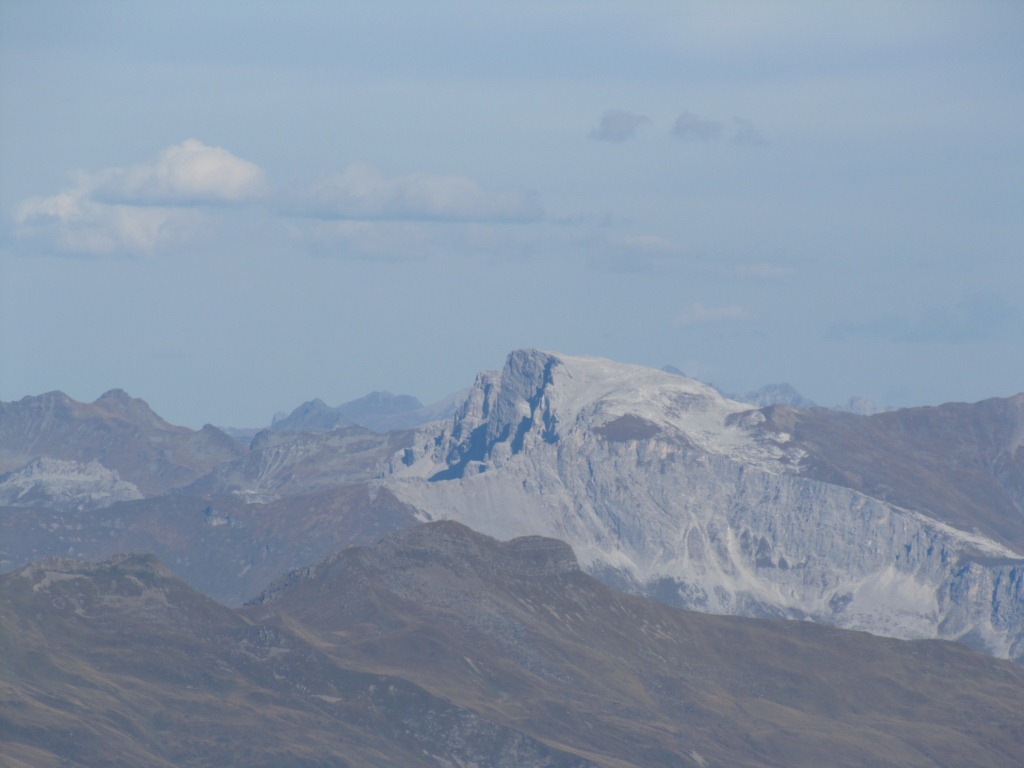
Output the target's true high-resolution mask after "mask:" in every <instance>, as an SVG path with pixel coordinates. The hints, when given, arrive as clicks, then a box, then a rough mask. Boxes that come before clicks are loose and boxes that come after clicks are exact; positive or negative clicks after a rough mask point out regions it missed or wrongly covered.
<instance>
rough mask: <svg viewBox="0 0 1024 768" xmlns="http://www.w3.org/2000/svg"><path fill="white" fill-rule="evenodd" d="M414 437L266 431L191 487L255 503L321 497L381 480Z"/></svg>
mask: <svg viewBox="0 0 1024 768" xmlns="http://www.w3.org/2000/svg"><path fill="white" fill-rule="evenodd" d="M408 441H409V434H408V433H402V432H394V433H386V434H379V433H377V432H372V431H370V430H368V429H366V428H365V427H360V426H358V425H356V424H349V425H348V426H345V427H339V428H337V429H332V430H329V431H326V430H324V431H301V432H300V431H291V430H273V429H267V430H263V431H262V432H260V433H259V434H258V435H256V437H255V438H253V440H252V443H251V444H250V446H249V450H248V452H247V453H246V454H245V455H243V456H241V457H239V458H237V459H235V460H234V461H228V462H224V463H222V464H220V465H219V466H217V467H215V468H214V469H213V470H212V471H211V472H210V473H209V474H207V475H206V476H205V477H203V478H200V479H199V480H197V481H196V482H194V483H192V484H191V485H190V486H189V487H188V490H189V491H190V492H193V493H233V494H237V495H241V496H245V497H247V498H249V499H251V500H253V501H268V500H271V499H280V498H283V497H285V496H289V495H305V494H310V493H318V492H320V491H323V490H326V489H329V488H338V487H341V486H343V485H348V484H351V483H355V482H366V481H369V480H373V479H375V478H378V477H379V476H380V473H381V467H382V466H383V465H384V464H385V462H386V461H387V459H388V458H389V457H390V456H391V455H392V454H394V453H395V452H396V451H398V450H400V449H402V448H404V446H405V445H407V444H408Z"/></svg>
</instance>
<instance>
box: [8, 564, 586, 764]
mask: <svg viewBox="0 0 1024 768" xmlns="http://www.w3.org/2000/svg"><path fill="white" fill-rule="evenodd" d="M0 644H2V647H3V649H4V653H3V655H2V656H0V693H2V695H0V762H2V763H3V764H4V765H5V766H11V767H12V768H28V766H32V767H33V768H35V767H41V766H58V765H59V766H66V767H67V768H85V767H86V766H98V765H103V766H111V767H112V768H121V767H124V768H128V767H129V766H130V767H131V768H140V767H144V766H146V767H148V766H154V767H157V766H159V767H160V768H170V767H171V766H190V767H196V768H200V767H202V768H206V767H207V766H209V768H214V767H216V768H224V767H226V766H246V768H261V767H262V766H266V767H267V768H270V767H271V766H273V767H274V768H277V767H279V766H280V767H292V766H294V767H295V768H320V767H323V768H327V767H328V766H330V767H331V768H335V767H337V766H352V767H353V768H355V767H356V766H361V767H366V768H369V767H370V766H412V767H420V766H422V767H424V768H425V767H426V766H431V767H434V766H438V765H522V766H538V767H540V766H552V767H553V766H558V767H560V768H562V767H564V768H569V767H572V768H582V767H583V766H592V765H594V763H591V762H589V761H586V760H583V759H580V758H578V757H576V756H574V755H571V754H568V753H566V752H564V751H561V750H558V749H557V748H552V747H550V746H548V745H546V744H543V743H541V742H538V741H537V740H535V739H531V738H530V737H529V736H527V735H525V734H523V733H522V732H519V731H515V730H513V729H510V728H508V727H506V726H503V725H501V724H500V723H497V722H496V721H495V720H494V719H493V718H489V717H487V715H486V713H483V712H476V711H472V710H468V709H466V708H463V707H459V706H457V705H454V704H452V703H451V702H449V701H446V700H444V699H442V698H440V697H438V696H436V695H434V694H432V693H430V692H429V691H427V690H425V689H424V688H422V687H420V686H417V685H416V684H414V683H411V682H409V681H407V680H405V679H403V678H401V677H399V676H395V675H392V674H388V673H384V672H370V671H365V670H363V669H356V668H352V667H346V666H343V665H341V664H339V663H337V662H336V661H335V660H333V659H332V658H330V657H329V656H327V655H326V654H324V653H323V652H321V651H320V650H318V649H317V648H316V647H315V646H314V645H311V644H310V643H309V642H308V641H306V640H304V639H303V637H302V633H301V632H293V631H289V630H287V629H285V628H280V627H277V626H273V625H269V624H264V623H259V622H254V621H252V620H250V619H247V618H246V617H244V616H243V615H241V614H240V613H238V612H235V611H231V610H230V609H228V608H225V607H223V606H221V605H219V604H217V603H215V602H213V601H212V600H210V599H209V598H206V597H203V596H202V595H200V594H198V593H197V592H194V591H192V590H191V589H189V588H188V587H186V586H185V585H184V584H182V583H181V582H180V581H178V580H177V579H175V578H174V577H173V575H172V574H171V573H170V572H169V571H168V570H167V569H166V568H165V567H164V566H162V565H161V564H160V563H159V562H158V561H156V560H155V559H154V558H152V557H149V556H138V555H122V556H119V557H116V558H113V559H111V560H108V561H105V562H101V563H98V564H94V565H90V564H84V563H81V562H78V561H71V560H50V561H45V562H42V563H39V564H36V565H33V566H29V567H27V568H24V569H21V570H20V571H17V572H15V573H13V574H8V575H6V576H3V577H0Z"/></svg>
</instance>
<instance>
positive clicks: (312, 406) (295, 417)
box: [270, 398, 354, 432]
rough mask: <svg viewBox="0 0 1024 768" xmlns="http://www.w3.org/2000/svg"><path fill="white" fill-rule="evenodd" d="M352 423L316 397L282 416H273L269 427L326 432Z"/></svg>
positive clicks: (287, 430)
mask: <svg viewBox="0 0 1024 768" xmlns="http://www.w3.org/2000/svg"><path fill="white" fill-rule="evenodd" d="M353 423H354V422H352V421H351V420H349V419H346V418H345V417H344V416H342V415H341V414H340V413H339V412H338V411H337V409H335V408H331V407H330V406H329V405H327V403H325V402H324V401H323V400H321V399H319V398H317V399H316V400H310V401H309V402H307V403H303V404H302V405H300V406H299V407H298V408H296V409H295V410H294V411H292V412H291V413H289V414H288V415H287V416H285V417H283V418H275V419H274V421H273V423H272V424H271V425H270V428H271V429H273V430H276V431H278V432H327V431H329V430H332V429H337V428H339V427H347V426H351V425H352V424H353Z"/></svg>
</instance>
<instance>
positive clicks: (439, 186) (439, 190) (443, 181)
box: [294, 163, 543, 222]
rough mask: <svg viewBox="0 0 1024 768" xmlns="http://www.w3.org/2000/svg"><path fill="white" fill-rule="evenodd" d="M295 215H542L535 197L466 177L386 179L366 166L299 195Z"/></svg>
mask: <svg viewBox="0 0 1024 768" xmlns="http://www.w3.org/2000/svg"><path fill="white" fill-rule="evenodd" d="M294 212H296V213H300V214H305V215H311V216H317V217H322V218H334V219H355V220H392V221H450V222H485V221H486V222H529V221H537V220H538V219H540V218H541V216H542V213H543V212H542V210H541V208H540V205H539V203H538V202H537V200H536V199H535V197H534V196H533V195H529V194H525V193H522V192H516V191H497V192H496V191H492V190H487V189H484V188H483V187H482V186H481V185H480V184H479V183H478V182H476V181H475V180H473V179H470V178H468V177H465V176H432V175H430V174H426V173H414V174H410V175H408V176H399V177H397V178H387V177H385V176H384V175H383V174H382V173H381V172H380V171H378V170H377V169H376V168H374V167H373V166H370V165H366V164H365V163H355V164H353V165H350V166H349V167H348V168H347V169H346V170H345V172H344V173H342V174H341V175H340V176H336V177H334V178H331V179H328V180H326V181H323V182H321V183H319V184H317V185H316V186H314V187H313V188H311V189H310V190H309V191H308V192H306V193H305V194H304V195H302V196H301V198H300V200H299V202H298V205H297V207H296V210H295V211H294Z"/></svg>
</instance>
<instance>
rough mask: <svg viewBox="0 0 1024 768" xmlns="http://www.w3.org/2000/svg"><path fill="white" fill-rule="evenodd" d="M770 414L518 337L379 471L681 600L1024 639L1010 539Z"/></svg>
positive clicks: (885, 627)
mask: <svg viewBox="0 0 1024 768" xmlns="http://www.w3.org/2000/svg"><path fill="white" fill-rule="evenodd" d="M770 416H771V413H769V414H768V415H766V413H765V412H763V411H760V410H756V409H753V408H751V407H750V406H746V405H742V404H740V403H736V402H732V401H729V400H727V399H725V398H723V397H721V396H720V395H719V394H718V393H717V392H715V391H714V390H713V389H711V388H709V387H706V386H704V385H702V384H700V383H698V382H695V381H691V380H689V379H685V378H682V377H679V376H673V375H671V374H666V373H664V372H661V371H656V370H653V369H645V368H639V367H636V366H626V365H620V364H616V363H611V362H609V361H604V360H596V359H591V358H574V357H567V356H561V355H554V354H549V353H544V352H538V351H533V350H526V351H519V352H514V353H512V354H511V355H510V356H509V358H508V361H507V363H506V365H505V368H504V369H503V370H502V371H501V372H500V373H485V374H481V375H480V376H479V377H478V379H477V382H476V385H475V386H474V388H473V390H472V392H471V393H470V396H469V397H468V398H467V400H466V402H465V404H464V406H463V407H462V409H461V410H460V411H459V412H458V413H457V415H456V417H455V418H454V419H453V420H452V421H451V422H449V423H448V424H446V425H444V426H441V427H437V428H435V429H433V430H428V431H424V432H421V433H419V435H418V436H417V440H416V442H415V445H414V446H413V447H411V448H409V449H407V450H405V451H403V452H401V453H399V454H398V455H396V457H395V460H394V461H393V462H392V465H391V467H390V471H391V473H392V474H391V477H390V478H389V479H388V480H386V481H385V482H386V484H387V487H388V488H390V489H391V490H392V491H393V492H394V493H395V494H396V495H397V496H398V497H399V498H401V499H402V500H403V501H406V502H407V503H409V504H411V505H413V506H415V507H417V508H418V509H420V510H422V516H423V518H424V519H442V518H450V519H454V520H458V521H461V522H463V523H465V524H467V525H469V526H470V527H472V528H474V529H476V530H480V531H483V532H485V533H489V534H491V535H495V536H497V537H499V538H512V537H515V536H522V535H528V534H541V535H546V536H552V537H555V538H560V539H563V540H565V541H567V542H569V543H570V544H571V545H572V546H573V548H574V549H575V551H576V554H577V556H578V557H579V559H580V563H581V565H582V566H583V567H584V568H585V569H586V570H588V571H590V572H591V573H594V574H598V575H600V576H602V577H603V578H605V579H606V580H608V581H610V582H613V583H616V584H620V585H624V586H627V587H629V588H630V589H632V590H635V591H638V592H642V593H647V594H653V595H656V596H657V597H659V598H660V599H662V600H665V601H668V602H671V603H675V604H678V605H682V606H685V607H689V608H694V609H698V610H701V611H707V612H713V613H733V614H742V615H772V616H784V617H794V618H811V619H814V620H815V621H819V622H824V623H829V624H834V625H836V626H839V627H845V628H852V629H862V630H867V631H870V632H874V633H877V634H882V635H889V636H894V637H902V638H924V637H942V638H950V639H960V640H964V641H967V642H969V643H971V644H974V645H976V646H979V647H983V648H985V649H986V650H988V651H989V652H991V653H995V654H997V655H1000V656H1009V657H1012V658H1016V659H1018V660H1019V659H1022V658H1024V621H1022V610H1024V609H1022V606H1024V542H1020V545H1019V546H1015V545H1014V542H1013V541H1012V540H1008V538H1007V537H1002V538H1000V539H998V540H997V538H996V537H993V536H988V535H985V534H984V533H983V532H975V531H971V530H970V529H969V528H968V527H967V526H966V525H964V526H959V527H958V526H954V525H951V524H950V523H949V522H947V520H944V519H943V516H940V515H936V514H935V513H933V512H931V511H930V510H929V509H928V508H927V507H926V506H925V505H921V508H915V507H914V505H913V504H912V502H913V500H914V499H915V498H920V492H918V494H917V495H915V494H914V493H912V492H911V490H910V489H909V488H905V489H904V490H905V492H904V493H903V495H902V496H900V500H901V501H902V503H900V504H897V503H894V502H893V501H892V500H889V499H887V498H885V497H884V495H883V494H879V493H875V494H872V493H870V490H871V489H870V488H869V487H866V486H857V485H856V484H854V483H848V484H846V485H842V484H837V483H835V482H829V478H828V476H827V475H824V474H822V473H821V472H820V471H818V470H816V469H815V468H817V467H819V466H820V465H821V463H822V461H821V451H820V450H819V449H817V448H816V446H815V445H814V443H813V441H809V440H808V441H800V440H798V439H795V438H794V435H793V433H792V432H789V431H787V430H786V429H785V428H784V425H783V424H782V423H781V422H780V421H779V420H778V419H776V420H774V421H770V420H769V417H770ZM882 416H884V417H886V418H890V415H889V414H884V415H881V416H880V417H872V418H881V417H882ZM851 418H852V417H851ZM816 451H817V452H816ZM833 463H834V462H833ZM1002 471H1003V474H1004V475H1007V471H1006V470H1005V468H1004V469H1003V470H1002ZM1009 474H1010V475H1011V476H1012V473H1009ZM851 486H853V487H851ZM945 517H946V518H947V519H948V518H949V516H948V515H946V516H945ZM978 528H979V530H982V531H984V527H983V526H978Z"/></svg>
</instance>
